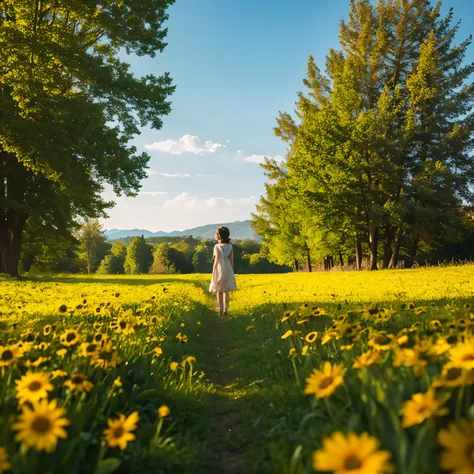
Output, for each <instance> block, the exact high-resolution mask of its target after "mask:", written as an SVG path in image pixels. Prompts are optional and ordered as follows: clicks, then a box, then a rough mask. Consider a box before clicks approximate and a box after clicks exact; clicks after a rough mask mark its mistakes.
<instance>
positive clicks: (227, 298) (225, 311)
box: [223, 291, 229, 314]
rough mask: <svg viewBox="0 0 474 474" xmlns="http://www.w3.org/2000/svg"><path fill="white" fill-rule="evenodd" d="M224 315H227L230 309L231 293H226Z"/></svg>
mask: <svg viewBox="0 0 474 474" xmlns="http://www.w3.org/2000/svg"><path fill="white" fill-rule="evenodd" d="M223 293H224V298H223V299H224V314H226V313H227V310H228V308H229V292H228V291H224V292H223Z"/></svg>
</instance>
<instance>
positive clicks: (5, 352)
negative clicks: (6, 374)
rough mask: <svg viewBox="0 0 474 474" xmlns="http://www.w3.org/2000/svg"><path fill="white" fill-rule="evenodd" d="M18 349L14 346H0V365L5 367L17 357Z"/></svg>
mask: <svg viewBox="0 0 474 474" xmlns="http://www.w3.org/2000/svg"><path fill="white" fill-rule="evenodd" d="M18 355H19V351H18V349H17V348H16V347H15V346H0V367H7V366H9V365H11V364H13V362H15V359H16V358H17V357H18Z"/></svg>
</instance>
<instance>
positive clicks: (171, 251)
mask: <svg viewBox="0 0 474 474" xmlns="http://www.w3.org/2000/svg"><path fill="white" fill-rule="evenodd" d="M26 237H27V238H26V241H25V245H24V249H23V253H22V259H21V270H22V272H32V273H35V272H61V273H98V274H147V273H152V274H160V273H168V274H173V273H179V274H186V273H211V272H212V254H213V247H214V245H215V243H216V242H215V241H213V240H209V239H196V238H193V237H191V236H188V237H150V238H147V239H145V238H144V237H143V236H142V237H129V238H124V239H118V240H115V241H109V240H108V239H107V238H106V236H105V234H104V232H103V229H102V227H101V225H100V223H99V222H98V221H94V220H91V221H87V222H86V223H85V224H84V225H83V226H82V227H81V228H80V229H79V230H78V232H76V234H75V235H74V237H73V239H71V238H66V237H64V238H61V237H60V236H59V237H58V238H57V239H55V240H54V241H48V240H47V239H45V240H41V239H38V238H33V236H31V238H29V236H28V235H27V236H26ZM232 244H233V246H234V263H235V271H236V273H285V272H289V271H291V268H290V267H289V266H286V265H278V264H276V263H272V262H270V261H269V260H268V259H267V258H266V257H264V256H263V255H262V253H261V243H260V242H257V241H255V240H251V239H246V240H235V241H234V240H233V241H232Z"/></svg>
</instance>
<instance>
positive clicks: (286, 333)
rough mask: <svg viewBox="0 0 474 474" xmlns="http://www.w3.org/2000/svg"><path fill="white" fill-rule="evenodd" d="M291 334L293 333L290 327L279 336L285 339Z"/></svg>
mask: <svg viewBox="0 0 474 474" xmlns="http://www.w3.org/2000/svg"><path fill="white" fill-rule="evenodd" d="M292 334H293V331H292V330H291V329H288V331H286V332H285V334H283V336H281V338H282V339H286V338H287V337H290V336H291V335H292Z"/></svg>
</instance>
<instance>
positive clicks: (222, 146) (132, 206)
mask: <svg viewBox="0 0 474 474" xmlns="http://www.w3.org/2000/svg"><path fill="white" fill-rule="evenodd" d="M443 3H444V8H443V9H444V10H446V9H447V8H448V7H451V6H452V7H454V12H455V18H456V19H462V20H463V24H462V27H461V30H460V34H459V38H460V39H464V38H465V37H467V36H468V35H469V34H470V33H474V27H473V25H472V18H473V17H474V1H472V0H445V1H444V2H443ZM348 11H349V0H331V1H327V0H292V1H288V0H272V1H269V0H268V1H267V0H259V1H258V0H238V1H235V0H199V1H198V0H177V1H176V3H175V5H173V6H172V7H171V8H170V9H169V16H170V18H169V21H168V22H167V26H168V28H169V32H168V37H167V41H168V46H167V48H166V49H165V51H164V52H163V53H162V54H160V55H157V56H156V57H155V58H153V59H149V58H136V57H128V58H127V61H128V62H129V63H130V64H131V66H132V71H133V72H134V73H135V74H136V75H138V76H140V75H144V74H150V73H152V74H157V75H160V74H162V73H163V72H165V71H168V72H169V73H170V74H171V77H172V78H173V81H174V84H176V86H177V87H176V92H175V93H174V94H173V95H172V96H171V101H172V111H171V114H170V115H169V116H167V117H164V125H163V128H162V129H161V130H159V131H156V130H149V129H144V130H143V131H142V134H141V135H140V136H139V137H137V139H136V140H135V144H136V145H137V147H138V148H139V149H140V150H144V149H146V150H147V151H148V152H149V154H150V156H151V160H150V164H149V166H150V171H149V176H148V178H147V179H145V180H144V181H143V183H142V184H143V186H142V189H141V192H140V194H139V196H137V197H135V198H123V197H120V198H116V197H114V199H115V201H116V203H117V205H116V207H115V208H114V209H112V210H111V211H109V216H110V218H109V219H107V220H105V221H104V226H105V228H107V229H111V228H119V229H125V228H145V229H148V230H152V231H157V230H164V231H171V230H181V229H186V228H191V227H195V226H199V225H204V224H214V223H216V224H217V223H221V222H231V221H235V220H244V219H248V218H249V217H250V213H251V212H252V211H253V210H254V207H255V204H256V203H258V200H259V197H260V195H261V194H262V193H263V192H264V182H265V179H264V175H263V170H262V169H261V168H260V166H259V165H258V161H260V160H261V157H262V156H263V155H265V156H272V157H275V156H276V157H279V156H284V155H285V149H286V147H285V144H284V143H283V142H282V141H281V140H280V139H278V138H277V137H275V136H274V134H273V127H274V126H275V118H276V116H277V114H278V111H279V110H281V111H286V112H292V111H293V108H294V102H295V100H296V93H297V91H300V90H302V89H303V86H302V79H303V77H304V76H305V72H306V62H307V59H308V56H309V55H310V54H312V55H313V56H314V57H315V58H316V61H317V63H318V64H319V65H320V66H321V67H324V58H325V55H326V53H327V51H328V49H329V48H337V47H338V31H339V22H340V20H341V19H345V18H347V16H348ZM469 23H471V24H469ZM468 59H469V60H471V61H472V60H474V46H473V47H471V50H470V51H469V56H468ZM105 197H106V198H107V199H111V198H113V195H112V194H111V193H110V191H106V193H105Z"/></svg>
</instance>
